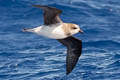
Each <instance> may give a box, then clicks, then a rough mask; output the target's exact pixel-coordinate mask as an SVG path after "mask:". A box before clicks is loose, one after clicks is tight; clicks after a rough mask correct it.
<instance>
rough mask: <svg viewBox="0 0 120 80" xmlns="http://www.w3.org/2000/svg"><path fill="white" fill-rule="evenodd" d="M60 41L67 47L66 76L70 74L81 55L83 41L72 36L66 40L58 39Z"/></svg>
mask: <svg viewBox="0 0 120 80" xmlns="http://www.w3.org/2000/svg"><path fill="white" fill-rule="evenodd" d="M58 41H59V42H60V43H62V44H63V45H65V46H66V47H67V56H66V74H69V73H70V72H71V71H72V70H73V68H74V67H75V65H76V63H77V62H78V59H79V57H80V55H81V52H82V41H81V40H79V39H77V38H75V37H72V36H70V37H68V38H65V39H58Z"/></svg>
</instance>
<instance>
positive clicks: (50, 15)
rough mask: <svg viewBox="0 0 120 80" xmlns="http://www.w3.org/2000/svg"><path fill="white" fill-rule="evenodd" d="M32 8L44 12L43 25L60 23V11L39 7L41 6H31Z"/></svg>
mask: <svg viewBox="0 0 120 80" xmlns="http://www.w3.org/2000/svg"><path fill="white" fill-rule="evenodd" d="M33 6H34V7H37V8H41V9H43V11H44V13H43V14H44V24H45V25H50V24H55V23H60V22H62V21H61V19H60V17H59V15H60V13H62V11H61V10H60V9H57V8H54V7H49V6H41V5H33Z"/></svg>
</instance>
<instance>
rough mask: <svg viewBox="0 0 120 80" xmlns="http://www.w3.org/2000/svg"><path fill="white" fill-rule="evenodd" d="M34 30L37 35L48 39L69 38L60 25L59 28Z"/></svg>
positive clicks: (46, 27) (45, 27)
mask: <svg viewBox="0 0 120 80" xmlns="http://www.w3.org/2000/svg"><path fill="white" fill-rule="evenodd" d="M34 29H35V33H36V34H38V35H42V36H45V37H48V38H52V39H63V38H66V37H67V36H66V35H65V33H64V31H63V28H62V26H61V25H59V26H58V27H56V26H51V27H49V26H41V27H37V28H34Z"/></svg>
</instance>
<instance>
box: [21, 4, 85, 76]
mask: <svg viewBox="0 0 120 80" xmlns="http://www.w3.org/2000/svg"><path fill="white" fill-rule="evenodd" d="M32 6H34V7H37V8H41V9H42V10H43V16H44V24H43V25H41V26H39V27H36V28H32V29H23V32H32V33H36V34H38V35H41V36H45V37H48V38H51V39H56V40H57V41H59V42H60V43H62V44H63V45H64V46H66V47H67V56H66V74H67V75H68V74H69V73H71V71H72V70H73V68H74V67H75V65H76V63H77V62H78V59H79V57H80V55H81V52H82V41H81V40H80V39H77V38H75V37H73V36H72V35H74V34H76V33H78V32H80V33H83V31H82V30H81V29H80V27H79V25H77V24H72V23H64V22H63V21H62V20H61V19H60V17H59V15H60V14H61V13H62V11H61V10H60V9H57V8H55V7H49V6H44V5H32Z"/></svg>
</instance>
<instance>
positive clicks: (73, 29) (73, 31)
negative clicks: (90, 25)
mask: <svg viewBox="0 0 120 80" xmlns="http://www.w3.org/2000/svg"><path fill="white" fill-rule="evenodd" d="M78 32H80V33H83V31H82V30H81V29H80V27H79V25H77V24H71V26H70V33H71V34H72V35H73V34H76V33H78Z"/></svg>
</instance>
